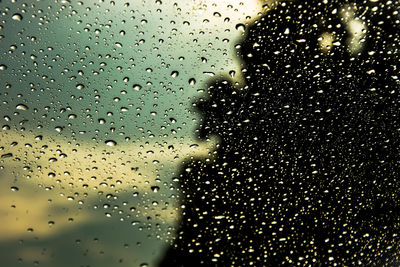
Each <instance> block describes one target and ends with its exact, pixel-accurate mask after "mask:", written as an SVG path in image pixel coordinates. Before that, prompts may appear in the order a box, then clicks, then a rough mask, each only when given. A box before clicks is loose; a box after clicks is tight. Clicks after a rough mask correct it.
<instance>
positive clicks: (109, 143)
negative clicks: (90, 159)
mask: <svg viewBox="0 0 400 267" xmlns="http://www.w3.org/2000/svg"><path fill="white" fill-rule="evenodd" d="M105 143H106V145H107V146H116V145H117V142H115V141H114V140H107V141H105Z"/></svg>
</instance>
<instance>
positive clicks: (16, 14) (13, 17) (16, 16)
mask: <svg viewBox="0 0 400 267" xmlns="http://www.w3.org/2000/svg"><path fill="white" fill-rule="evenodd" d="M11 18H12V19H13V20H17V21H21V20H22V18H23V17H22V15H21V14H19V13H15V14H14V15H12V17H11Z"/></svg>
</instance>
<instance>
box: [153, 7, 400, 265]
mask: <svg viewBox="0 0 400 267" xmlns="http://www.w3.org/2000/svg"><path fill="white" fill-rule="evenodd" d="M328 2H329V4H324V3H323V2H322V1H311V2H306V3H304V2H303V1H295V2H288V3H285V4H283V5H282V4H280V5H278V6H277V7H276V8H275V9H273V10H272V11H270V12H268V13H267V14H266V15H265V16H264V17H263V18H262V19H260V20H259V21H257V22H255V23H254V25H252V26H251V27H250V28H249V29H248V30H249V34H248V37H247V38H246V40H245V41H244V43H243V44H242V48H241V55H242V56H243V58H244V61H245V63H246V72H245V76H246V80H247V81H246V82H247V84H248V88H246V89H244V90H242V91H238V90H235V89H234V88H233V87H231V86H230V85H229V84H226V83H215V84H213V85H212V86H210V98H209V99H207V100H204V101H201V100H200V101H198V103H197V106H198V107H199V109H200V110H201V112H202V114H203V116H204V121H203V123H202V125H201V136H202V137H206V136H209V135H211V134H217V135H219V136H220V137H221V140H222V141H221V145H220V148H219V150H218V157H217V159H215V160H212V161H211V162H208V163H207V162H205V161H201V160H199V161H193V162H192V163H190V164H188V165H187V166H185V168H184V169H188V168H189V169H190V171H189V172H187V171H183V172H182V174H181V178H180V181H181V185H180V187H181V192H182V194H183V195H184V196H185V203H184V204H185V206H186V208H185V209H184V217H183V221H182V225H181V229H180V230H179V232H178V238H177V239H176V241H175V243H174V245H173V246H172V247H171V248H170V250H169V251H168V253H167V255H166V257H165V258H164V260H163V262H162V263H161V266H197V265H201V264H204V265H205V266H214V265H216V266H231V265H234V266H250V265H252V264H253V265H255V266H278V265H289V266H292V265H297V264H300V265H310V264H311V265H317V266H334V265H335V264H337V265H339V266H343V265H346V266H354V265H359V264H362V265H376V266H382V265H388V266H395V265H398V264H400V262H399V259H400V248H399V247H400V241H399V237H398V234H400V209H399V208H400V202H399V201H400V179H399V177H400V175H399V174H400V166H399V160H400V151H399V150H400V142H399V141H400V138H399V134H400V118H399V116H400V110H399V107H400V98H399V89H400V84H399V80H398V79H396V76H399V77H400V75H399V69H398V68H399V66H398V62H399V57H398V55H399V50H398V49H399V48H400V46H399V34H400V31H399V22H398V20H399V19H400V17H399V15H398V14H397V13H396V11H398V6H399V5H398V4H397V5H395V4H394V3H389V2H385V1H379V2H377V3H370V2H368V3H363V4H357V5H345V4H344V1H328ZM332 2H334V3H332ZM374 7H377V8H374ZM346 8H347V9H346ZM335 9H337V12H335ZM344 9H346V10H350V11H351V10H352V12H354V14H355V16H356V17H357V16H358V17H364V21H365V23H366V26H367V29H366V30H367V31H366V34H365V40H361V42H363V48H362V49H361V50H360V51H357V52H354V51H353V52H351V51H350V50H349V48H348V47H349V46H348V45H347V44H346V40H348V39H349V38H350V35H351V33H350V32H348V31H347V28H346V22H345V21H344V19H343V18H342V19H341V16H340V12H342V10H344ZM335 13H336V14H335ZM286 29H289V33H288V34H286V33H287V30H286ZM285 32H286V33H285ZM325 32H329V33H331V34H333V36H334V37H335V40H334V41H340V43H341V44H340V45H337V46H333V47H332V48H331V49H329V50H327V51H323V50H322V49H321V47H320V39H319V38H320V37H321V35H322V34H323V33H325ZM278 52H279V53H278Z"/></svg>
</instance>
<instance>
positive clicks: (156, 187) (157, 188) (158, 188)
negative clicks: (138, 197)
mask: <svg viewBox="0 0 400 267" xmlns="http://www.w3.org/2000/svg"><path fill="white" fill-rule="evenodd" d="M151 190H153V192H155V193H156V192H158V190H160V187H158V186H152V187H151Z"/></svg>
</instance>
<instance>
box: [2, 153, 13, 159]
mask: <svg viewBox="0 0 400 267" xmlns="http://www.w3.org/2000/svg"><path fill="white" fill-rule="evenodd" d="M12 156H13V154H12V153H6V154H3V155H1V158H2V159H6V158H11V157H12Z"/></svg>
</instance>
